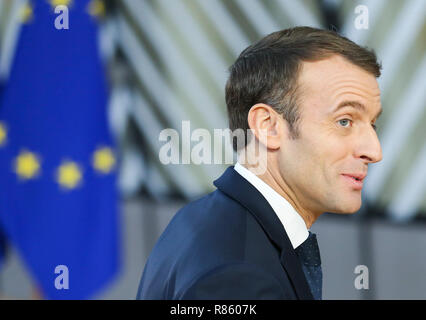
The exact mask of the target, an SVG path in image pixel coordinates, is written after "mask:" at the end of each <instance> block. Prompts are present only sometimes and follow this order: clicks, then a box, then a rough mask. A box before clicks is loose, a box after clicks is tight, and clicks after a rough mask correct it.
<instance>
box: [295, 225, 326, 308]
mask: <svg viewBox="0 0 426 320" xmlns="http://www.w3.org/2000/svg"><path fill="white" fill-rule="evenodd" d="M295 251H296V253H297V255H298V256H299V259H300V262H301V263H302V268H303V272H304V273H305V276H306V280H308V284H309V287H310V288H311V292H312V295H313V296H314V299H315V300H321V299H322V269H321V257H320V252H319V248H318V242H317V236H316V235H315V233H312V232H310V231H309V237H308V239H306V240H305V242H303V243H302V244H301V245H300V246H298V247H297V248H296V249H295Z"/></svg>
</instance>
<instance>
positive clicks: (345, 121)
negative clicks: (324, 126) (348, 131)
mask: <svg viewBox="0 0 426 320" xmlns="http://www.w3.org/2000/svg"><path fill="white" fill-rule="evenodd" d="M338 122H339V124H340V125H341V126H342V127H345V128H348V127H350V124H351V120H349V119H342V120H339V121H338Z"/></svg>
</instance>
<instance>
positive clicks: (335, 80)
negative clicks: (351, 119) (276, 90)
mask: <svg viewBox="0 0 426 320" xmlns="http://www.w3.org/2000/svg"><path fill="white" fill-rule="evenodd" d="M298 86H299V88H300V89H301V90H300V91H301V93H302V94H303V95H305V97H306V95H307V96H311V97H315V98H318V97H323V98H327V99H332V100H334V101H336V100H342V99H344V100H348V99H349V98H351V96H357V95H358V96H361V97H364V98H365V99H367V100H369V103H374V104H380V89H379V85H378V82H377V80H376V77H375V76H374V75H373V74H371V73H369V72H367V71H365V70H363V69H362V68H360V67H358V66H356V65H354V64H352V63H350V62H348V61H347V60H346V59H344V58H340V57H338V56H334V57H330V58H327V59H324V60H319V61H314V62H311V61H309V62H303V63H302V65H301V69H300V73H299V79H298ZM345 96H346V97H345ZM350 100H354V99H352V98H351V99H350Z"/></svg>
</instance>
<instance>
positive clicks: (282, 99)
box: [225, 27, 381, 150]
mask: <svg viewBox="0 0 426 320" xmlns="http://www.w3.org/2000/svg"><path fill="white" fill-rule="evenodd" d="M335 54H337V55H341V56H342V57H344V58H346V59H347V60H348V61H349V62H351V63H353V64H354V65H356V66H359V67H361V68H362V69H364V70H366V71H367V72H369V73H371V74H373V75H374V76H375V77H376V78H378V77H379V76H380V70H381V65H380V63H379V62H378V61H377V57H376V54H375V52H374V51H373V50H371V49H368V48H367V47H361V46H359V45H357V44H356V43H354V42H352V41H351V40H349V39H347V38H345V37H343V36H341V35H339V34H338V33H337V32H335V31H331V30H321V29H317V28H311V27H295V28H290V29H285V30H281V31H277V32H274V33H271V34H269V35H267V36H266V37H264V38H262V39H261V40H259V41H258V42H257V43H255V44H253V45H251V46H249V47H248V48H246V49H245V50H244V51H243V52H241V54H240V55H239V57H238V58H237V60H236V61H235V63H234V64H233V65H232V66H231V67H230V68H229V73H230V75H229V78H228V81H227V83H226V88H225V98H226V105H227V110H228V118H229V127H230V129H231V130H232V131H234V130H236V129H243V131H244V132H247V130H248V129H249V126H248V122H247V116H248V112H249V110H250V108H251V107H252V106H253V105H255V104H257V103H265V104H267V105H269V106H271V107H272V108H274V110H276V111H277V112H278V113H280V114H282V115H283V117H284V119H285V120H286V121H287V122H288V124H289V127H290V130H291V134H292V137H293V138H297V136H298V130H297V121H298V120H299V118H300V112H299V110H298V108H297V106H298V98H299V96H300V94H299V92H298V83H297V80H298V78H299V71H300V66H301V62H303V61H318V60H322V59H326V58H328V57H330V56H332V55H335ZM245 143H247V142H245ZM245 143H244V146H245ZM233 145H234V149H235V150H237V144H236V143H235V141H234V143H233Z"/></svg>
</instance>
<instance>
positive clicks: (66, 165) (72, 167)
mask: <svg viewBox="0 0 426 320" xmlns="http://www.w3.org/2000/svg"><path fill="white" fill-rule="evenodd" d="M56 178H57V182H58V183H59V185H61V186H62V187H64V188H65V189H74V188H75V187H77V186H78V185H79V184H80V183H81V179H82V174H81V169H80V168H79V166H78V165H77V163H75V162H73V161H65V162H63V163H62V164H61V165H60V166H59V168H58V170H57V172H56Z"/></svg>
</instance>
